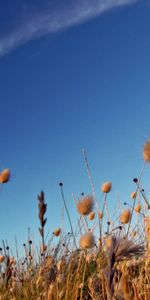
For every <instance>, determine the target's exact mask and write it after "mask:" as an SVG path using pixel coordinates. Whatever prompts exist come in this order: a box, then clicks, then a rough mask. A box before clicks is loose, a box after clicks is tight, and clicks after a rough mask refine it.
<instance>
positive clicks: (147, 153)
mask: <svg viewBox="0 0 150 300" xmlns="http://www.w3.org/2000/svg"><path fill="white" fill-rule="evenodd" d="M143 158H144V160H145V161H146V162H148V163H150V140H149V141H147V142H146V143H145V145H144V149H143Z"/></svg>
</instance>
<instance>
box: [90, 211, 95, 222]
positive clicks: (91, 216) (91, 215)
mask: <svg viewBox="0 0 150 300" xmlns="http://www.w3.org/2000/svg"><path fill="white" fill-rule="evenodd" d="M94 218H95V212H94V211H92V212H91V213H90V214H89V220H90V221H92V220H93V219H94Z"/></svg>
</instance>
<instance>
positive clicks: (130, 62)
mask: <svg viewBox="0 0 150 300" xmlns="http://www.w3.org/2000/svg"><path fill="white" fill-rule="evenodd" d="M42 2H43V1H36V4H35V1H17V0H16V1H10V0H7V1H1V3H0V19H1V28H0V101H1V102H0V103H1V109H0V121H1V147H0V168H1V169H3V168H6V167H9V168H10V170H11V173H12V176H11V181H10V182H9V183H8V184H7V185H4V186H2V187H1V190H0V201H1V210H0V220H1V233H0V239H7V240H8V241H9V244H13V243H14V236H15V234H16V235H17V237H18V240H19V242H18V243H19V245H22V243H23V242H24V240H25V239H26V237H27V228H28V226H30V227H31V232H32V235H33V236H34V237H35V239H38V238H37V236H38V229H37V228H38V217H37V195H38V193H39V192H40V191H41V189H43V190H44V191H45V194H46V202H47V203H48V212H47V218H48V221H47V226H46V227H47V230H49V231H50V232H52V231H53V230H54V228H55V227H59V226H60V218H61V209H62V200H61V195H60V190H59V186H58V183H59V181H63V182H64V192H65V195H66V200H67V203H68V207H69V209H70V211H71V214H72V219H73V221H74V219H75V217H74V215H75V214H74V212H75V210H74V206H73V201H72V198H71V193H72V192H74V193H75V195H76V196H77V197H79V196H80V193H81V192H83V191H84V192H85V193H90V185H89V181H88V177H87V174H86V169H85V166H84V161H83V157H82V148H83V147H85V149H86V151H87V155H88V159H89V164H90V167H91V171H92V176H93V181H94V184H95V189H96V193H97V198H98V199H101V194H100V192H99V190H100V185H101V184H102V183H103V181H106V180H110V181H112V183H113V190H112V193H111V194H110V203H109V207H110V209H112V208H113V207H114V206H115V203H116V195H117V192H119V193H120V199H121V201H122V202H123V201H127V200H128V199H129V195H130V192H131V191H132V190H134V185H133V183H132V178H133V177H135V176H138V174H139V172H140V169H141V168H142V165H143V161H142V147H143V143H144V142H145V140H147V139H148V138H149V136H150V121H149V120H150V117H149V116H150V84H149V78H150V55H149V53H150V39H149V33H150V7H149V3H148V1H127V0H126V1H125V0H124V1H115V0H114V1H101V0H99V1H98V0H95V1H93V2H92V4H91V1H76V2H75V3H76V4H73V3H74V2H73V1H66V0H65V1H45V2H44V5H43V4H42ZM118 4H119V5H118ZM66 20H67V21H66ZM149 179H150V169H149V166H147V168H146V170H145V176H144V180H143V183H144V186H145V189H146V192H147V193H149V186H150V185H149V183H150V180H149ZM66 227H67V222H66Z"/></svg>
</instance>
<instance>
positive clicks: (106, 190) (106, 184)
mask: <svg viewBox="0 0 150 300" xmlns="http://www.w3.org/2000/svg"><path fill="white" fill-rule="evenodd" d="M111 188H112V183H111V182H104V183H103V184H102V186H101V191H102V193H109V192H110V190H111Z"/></svg>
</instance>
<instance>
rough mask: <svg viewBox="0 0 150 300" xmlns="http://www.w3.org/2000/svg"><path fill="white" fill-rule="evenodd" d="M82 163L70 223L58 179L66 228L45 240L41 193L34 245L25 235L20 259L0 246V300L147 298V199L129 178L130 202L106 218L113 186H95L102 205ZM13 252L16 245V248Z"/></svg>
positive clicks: (148, 152)
mask: <svg viewBox="0 0 150 300" xmlns="http://www.w3.org/2000/svg"><path fill="white" fill-rule="evenodd" d="M143 158H144V166H145V164H146V163H147V164H148V163H150V141H148V142H146V143H145V145H144V148H143ZM84 159H85V164H86V168H87V172H88V176H89V180H90V184H91V190H92V193H91V195H84V194H82V195H81V198H80V199H78V200H76V199H75V198H74V203H75V207H76V211H77V216H78V222H77V224H76V225H74V224H72V218H71V214H70V212H69V211H68V207H67V203H66V200H65V196H64V190H63V183H60V184H59V185H60V191H61V195H62V200H63V205H64V209H65V212H66V217H67V218H68V222H69V224H70V232H66V233H65V232H64V230H62V228H56V229H55V230H54V232H53V234H52V236H51V237H50V239H49V241H48V242H47V239H46V237H45V226H46V222H47V219H46V214H47V205H46V199H45V195H44V192H41V193H40V194H39V196H38V210H39V214H38V218H39V224H40V225H39V238H40V247H39V248H37V246H36V245H34V243H33V242H32V240H31V239H30V238H29V239H28V242H27V243H26V244H24V245H23V248H24V254H25V255H24V259H19V258H18V257H19V256H18V257H17V256H16V257H12V256H11V255H10V253H11V252H10V248H9V247H8V246H7V245H6V244H5V242H4V241H3V242H2V246H1V248H0V299H1V300H2V299H5V300H6V299H8V300H9V299H10V300H15V299H16V300H17V299H18V300H19V299H20V300H21V299H26V300H27V299H30V300H32V299H33V300H40V299H45V300H52V299H53V300H61V299H64V300H77V299H78V300H79V299H82V300H86V299H89V300H90V299H93V300H105V299H107V300H110V299H116V300H117V299H118V300H123V299H125V300H130V299H135V300H149V299H150V216H149V208H150V206H149V200H148V199H147V196H146V194H145V192H144V189H143V187H142V184H141V179H142V178H143V176H144V167H143V169H142V171H141V173H140V176H139V178H134V179H133V186H134V191H133V192H132V193H131V195H130V203H129V204H128V203H124V208H121V207H120V209H119V208H118V212H117V214H118V218H116V219H115V220H113V219H112V216H111V214H110V212H109V210H108V206H107V200H108V198H109V193H111V189H112V186H113V184H112V183H111V182H104V183H103V184H102V185H101V193H102V195H103V205H102V209H101V210H100V209H99V202H98V201H97V199H96V196H95V190H94V185H93V181H92V177H91V173H90V168H89V164H88V160H87V157H86V154H85V153H84ZM9 178H10V171H9V169H5V170H3V171H2V172H1V173H0V183H1V184H7V183H8V184H9ZM16 250H17V251H19V250H18V249H16Z"/></svg>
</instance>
